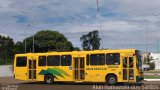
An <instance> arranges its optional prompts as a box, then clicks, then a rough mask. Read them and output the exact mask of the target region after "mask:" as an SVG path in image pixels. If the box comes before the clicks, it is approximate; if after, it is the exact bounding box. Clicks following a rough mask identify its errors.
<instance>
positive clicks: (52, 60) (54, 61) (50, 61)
mask: <svg viewBox="0 0 160 90" xmlns="http://www.w3.org/2000/svg"><path fill="white" fill-rule="evenodd" d="M47 65H48V66H59V65H60V56H59V55H54V56H48V57H47Z"/></svg>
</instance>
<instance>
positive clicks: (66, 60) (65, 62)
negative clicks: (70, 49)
mask: <svg viewBox="0 0 160 90" xmlns="http://www.w3.org/2000/svg"><path fill="white" fill-rule="evenodd" d="M71 60H72V56H71V55H62V56H61V66H71Z"/></svg>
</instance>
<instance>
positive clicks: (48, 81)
mask: <svg viewBox="0 0 160 90" xmlns="http://www.w3.org/2000/svg"><path fill="white" fill-rule="evenodd" d="M44 82H45V83H46V84H53V82H54V77H53V75H51V74H47V75H45V77H44Z"/></svg>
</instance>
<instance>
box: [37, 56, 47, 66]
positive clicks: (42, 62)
mask: <svg viewBox="0 0 160 90" xmlns="http://www.w3.org/2000/svg"><path fill="white" fill-rule="evenodd" d="M38 66H46V56H39V60H38Z"/></svg>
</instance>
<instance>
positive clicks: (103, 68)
mask: <svg viewBox="0 0 160 90" xmlns="http://www.w3.org/2000/svg"><path fill="white" fill-rule="evenodd" d="M86 70H107V68H86Z"/></svg>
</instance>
